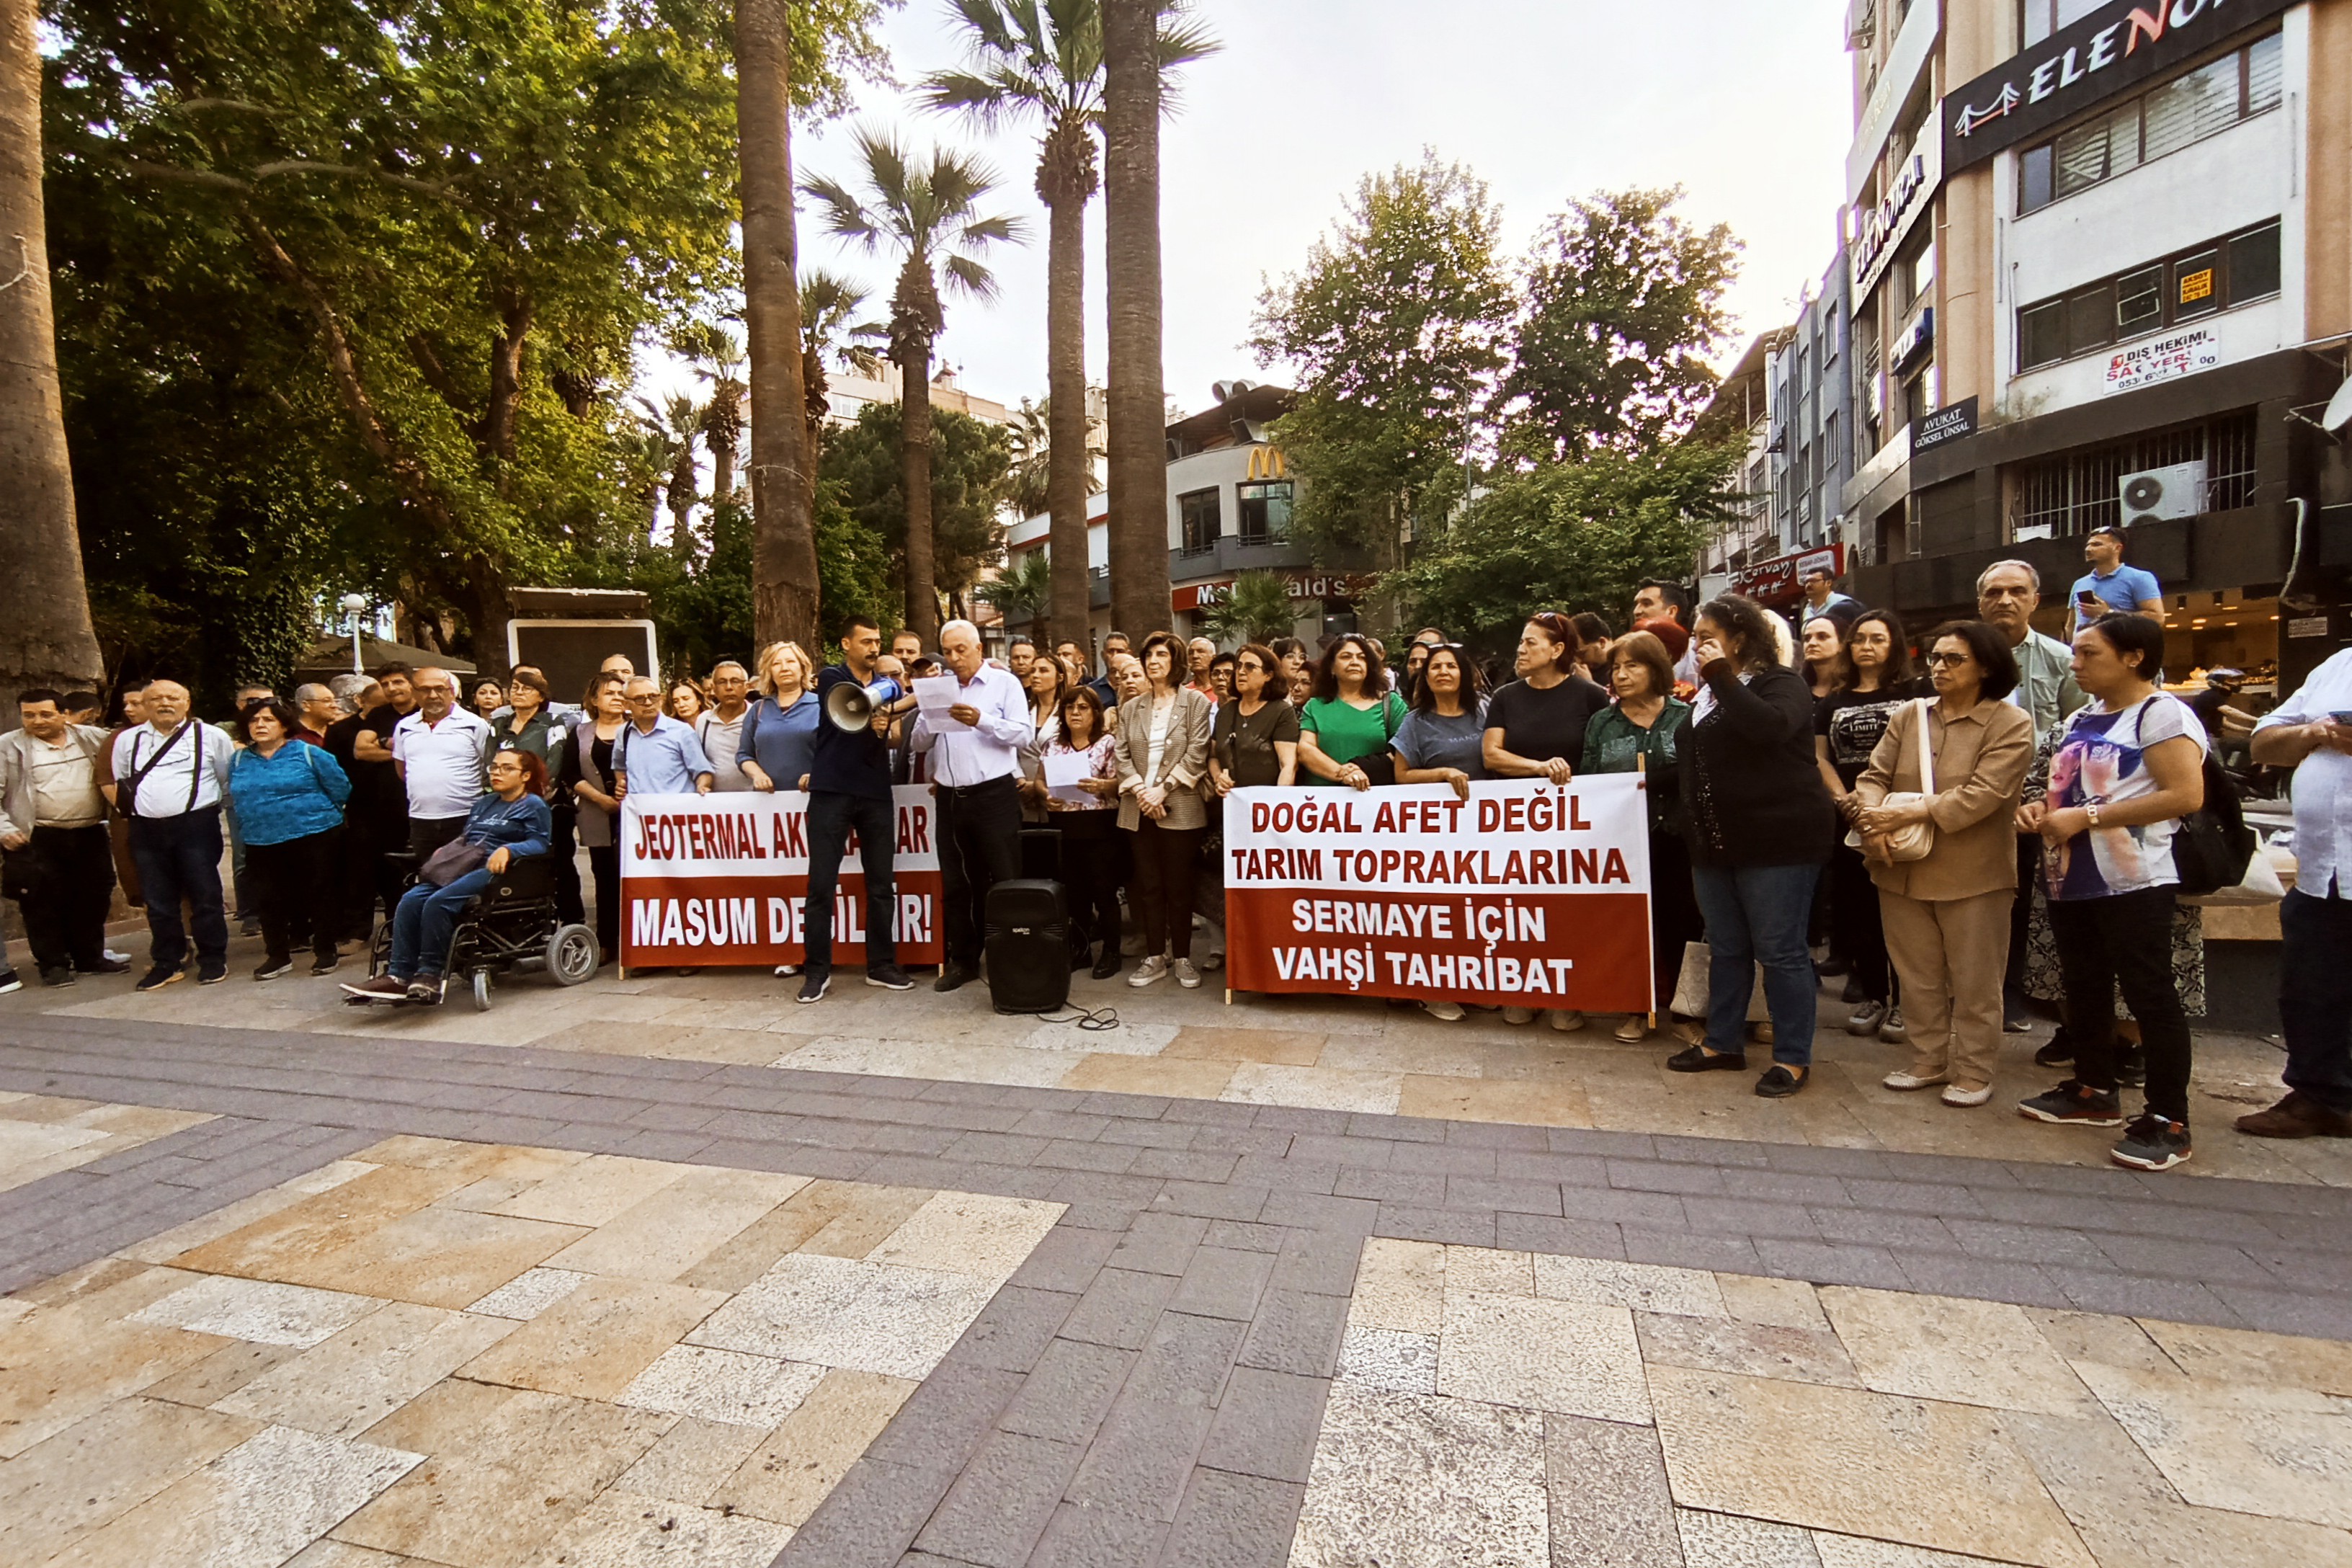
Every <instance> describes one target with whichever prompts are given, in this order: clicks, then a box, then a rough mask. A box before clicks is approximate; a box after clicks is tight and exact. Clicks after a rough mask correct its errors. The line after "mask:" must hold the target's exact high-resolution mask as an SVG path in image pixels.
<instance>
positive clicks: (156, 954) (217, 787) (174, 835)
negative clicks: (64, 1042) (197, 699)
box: [105, 680, 236, 991]
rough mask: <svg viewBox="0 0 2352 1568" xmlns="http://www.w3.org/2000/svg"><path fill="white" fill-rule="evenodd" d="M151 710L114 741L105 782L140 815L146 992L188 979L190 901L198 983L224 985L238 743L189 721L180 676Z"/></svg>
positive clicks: (152, 691)
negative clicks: (226, 885) (225, 858)
mask: <svg viewBox="0 0 2352 1568" xmlns="http://www.w3.org/2000/svg"><path fill="white" fill-rule="evenodd" d="M143 705H144V711H145V713H146V715H147V721H146V722H145V723H143V724H142V725H140V726H139V727H138V728H137V729H135V730H125V731H123V732H122V733H121V734H120V735H118V736H116V737H115V739H114V753H113V754H114V782H113V783H112V784H108V785H106V786H105V790H106V798H107V799H108V801H110V803H112V804H113V805H114V806H115V807H116V808H117V809H118V810H120V811H121V812H122V813H123V814H124V815H125V816H129V817H130V819H131V855H132V857H133V858H135V859H136V860H137V861H138V862H139V887H140V891H141V892H142V894H144V895H145V898H146V901H147V931H148V935H149V936H150V937H151V938H152V946H151V948H150V950H149V954H148V961H149V967H148V970H147V973H146V974H145V975H143V976H142V977H141V979H140V982H139V989H140V990H142V991H156V990H160V989H162V988H163V987H164V986H166V985H169V984H172V983H173V981H175V980H177V979H179V978H180V967H181V965H182V964H184V963H186V962H187V957H188V936H189V931H188V928H187V926H186V925H184V924H183V923H182V921H181V920H180V904H181V902H182V900H185V901H186V902H187V904H188V905H189V907H190V910H192V912H193V913H194V917H195V919H194V925H195V933H194V934H195V946H196V981H197V984H202V985H217V984H220V982H222V981H224V980H226V979H227V978H228V910H227V906H226V900H225V899H224V897H223V895H222V892H221V879H220V862H221V847H222V841H221V806H222V805H223V803H224V802H226V799H227V798H228V770H229V763H231V762H232V761H233V760H234V759H235V758H236V742H235V741H232V740H230V739H229V737H228V735H227V733H226V731H220V730H215V729H214V728H213V727H212V726H211V725H210V724H205V723H200V722H198V721H195V720H193V719H191V718H189V717H188V689H187V688H186V687H184V686H183V685H181V684H180V683H179V682H178V681H176V680H158V681H154V682H152V683H150V684H149V686H148V688H147V689H146V692H145V693H144V695H143Z"/></svg>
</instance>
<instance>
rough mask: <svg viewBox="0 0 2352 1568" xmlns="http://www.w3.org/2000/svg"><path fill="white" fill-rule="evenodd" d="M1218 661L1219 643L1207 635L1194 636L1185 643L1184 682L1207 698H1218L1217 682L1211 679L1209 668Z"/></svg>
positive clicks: (1212, 701)
mask: <svg viewBox="0 0 2352 1568" xmlns="http://www.w3.org/2000/svg"><path fill="white" fill-rule="evenodd" d="M1216 662H1217V645H1216V644H1215V643H1214V642H1213V641H1212V640H1211V639H1209V638H1207V637H1194V638H1193V639H1192V641H1191V642H1188V643H1186V644H1185V645H1184V665H1185V670H1186V674H1185V679H1184V684H1185V685H1187V686H1189V687H1191V688H1192V689H1193V690H1195V691H1197V692H1199V693H1200V694H1201V695H1202V696H1203V697H1205V698H1207V699H1208V700H1210V702H1211V703H1212V704H1213V703H1214V702H1215V701H1216V700H1217V686H1216V682H1214V681H1213V680H1211V679H1209V670H1210V668H1211V667H1212V666H1213V665H1214V664H1215V663H1216Z"/></svg>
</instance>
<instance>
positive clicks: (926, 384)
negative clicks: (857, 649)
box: [896, 341, 940, 647]
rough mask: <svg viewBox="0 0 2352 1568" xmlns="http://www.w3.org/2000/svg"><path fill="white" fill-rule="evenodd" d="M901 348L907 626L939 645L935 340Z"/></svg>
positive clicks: (931, 644) (928, 642)
mask: <svg viewBox="0 0 2352 1568" xmlns="http://www.w3.org/2000/svg"><path fill="white" fill-rule="evenodd" d="M896 352H897V353H898V356H899V358H898V378H899V381H900V383H901V389H900V392H899V400H898V407H899V415H900V419H899V444H900V447H902V448H903V450H904V452H905V455H906V461H907V629H908V631H910V632H913V633H914V634H915V635H916V636H917V637H921V638H922V639H923V646H924V647H936V646H938V643H939V640H940V595H939V590H938V587H937V586H936V584H935V581H934V578H935V574H934V570H933V567H932V564H931V345H930V344H929V342H921V341H912V342H901V343H900V344H899V345H898V349H897V351H896Z"/></svg>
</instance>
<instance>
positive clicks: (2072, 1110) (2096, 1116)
mask: <svg viewBox="0 0 2352 1568" xmlns="http://www.w3.org/2000/svg"><path fill="white" fill-rule="evenodd" d="M2017 1110H2018V1114H2019V1115H2021V1116H2027V1117H2031V1118H2032V1120H2034V1121H2055V1122H2060V1123H2071V1124H2073V1125H2074V1126H2078V1127H2121V1126H2122V1125H2123V1124H2124V1110H2123V1105H2122V1102H2120V1101H2119V1100H2116V1096H2115V1091H2114V1090H2113V1089H2107V1090H2104V1091H2103V1090H2100V1089H2093V1088H2092V1087H2091V1086H2090V1085H2089V1084H2087V1083H2082V1082H2078V1081H2077V1080H2075V1079H2071V1078H2070V1079H2067V1080H2066V1081H2065V1082H2063V1083H2062V1084H2060V1085H2059V1086H2058V1087H2057V1088H2055V1089H2052V1090H2050V1092H2049V1093H2047V1094H2037V1095H2035V1096H2034V1097H2033V1098H2032V1100H2019V1101H2018V1102H2017Z"/></svg>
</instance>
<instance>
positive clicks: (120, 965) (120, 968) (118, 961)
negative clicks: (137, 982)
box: [74, 952, 131, 974]
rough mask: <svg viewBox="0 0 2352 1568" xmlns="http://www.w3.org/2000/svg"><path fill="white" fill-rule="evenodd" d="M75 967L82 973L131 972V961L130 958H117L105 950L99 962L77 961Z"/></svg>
mask: <svg viewBox="0 0 2352 1568" xmlns="http://www.w3.org/2000/svg"><path fill="white" fill-rule="evenodd" d="M74 969H75V970H76V972H77V973H82V974H128V973H131V963H130V960H128V959H123V958H117V957H116V956H115V955H114V954H112V953H110V952H105V953H100V955H99V958H98V962H97V963H77V964H75V965H74Z"/></svg>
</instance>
